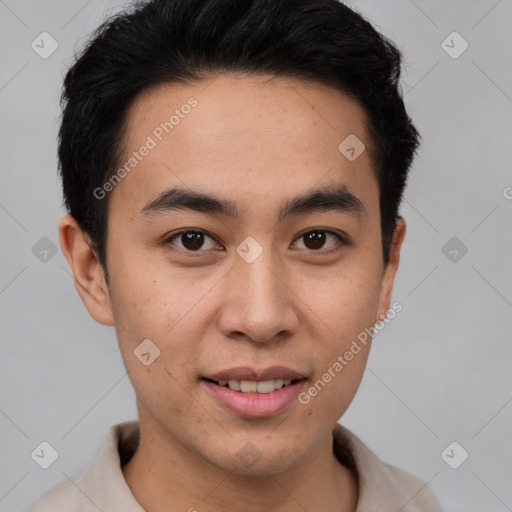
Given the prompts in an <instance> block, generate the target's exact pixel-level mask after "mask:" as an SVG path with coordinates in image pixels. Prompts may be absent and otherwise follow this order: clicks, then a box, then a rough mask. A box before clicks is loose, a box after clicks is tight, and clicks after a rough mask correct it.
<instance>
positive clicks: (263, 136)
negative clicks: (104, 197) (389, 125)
mask: <svg viewBox="0 0 512 512" xmlns="http://www.w3.org/2000/svg"><path fill="white" fill-rule="evenodd" d="M353 137H356V138H357V139H356V140H358V141H360V143H361V144H364V146H366V150H364V151H363V152H362V153H361V154H360V155H359V156H358V157H357V159H355V160H351V159H349V158H347V155H346V154H344V153H343V152H342V150H343V149H345V148H344V146H343V141H345V140H347V138H348V140H349V141H353V140H354V139H353ZM340 144H341V146H340ZM123 145H124V152H123V155H124V156H123V161H122V162H120V164H121V165H123V164H127V163H129V160H130V158H131V160H132V162H131V163H132V164H134V165H133V166H130V165H128V168H129V172H127V173H124V174H125V175H126V178H123V180H122V182H121V183H119V184H118V185H117V186H116V188H115V190H114V192H113V196H122V197H123V198H124V199H125V201H124V203H125V204H128V203H129V204H136V203H137V204H138V205H139V206H140V208H139V210H140V209H142V208H143V207H144V205H145V203H144V204H142V201H143V199H146V200H147V199H148V198H155V197H156V196H158V195H159V194H160V193H161V192H162V191H163V190H164V189H166V188H171V187H174V186H176V185H179V186H180V187H181V188H189V189H192V190H196V191H199V192H205V193H206V192H208V193H211V194H214V195H216V196H218V197H226V196H227V195H229V196H233V195H235V196H236V197H238V198H240V202H241V203H242V207H243V202H244V201H259V202H260V204H263V203H262V202H261V201H264V202H268V201H271V200H272V198H273V197H275V196H277V195H280V196H281V197H282V196H283V194H284V195H298V194H299V193H301V192H302V193H303V192H304V190H305V189H307V188H313V187H315V186H325V185H328V184H329V183H333V182H339V183H342V184H346V185H347V186H348V187H349V188H350V189H351V191H352V192H356V191H357V190H359V193H360V194H359V195H363V196H364V194H365V193H367V192H372V190H373V191H375V189H376V187H377V184H376V179H375V176H374V171H373V163H372V160H371V157H370V147H371V145H370V140H369V137H368V135H367V130H366V117H365V115H364V112H363V110H362V108H361V107H360V106H359V105H358V104H357V102H355V101H353V100H352V99H351V98H349V97H348V96H346V95H344V94H343V93H340V92H339V91H337V90H335V89H332V88H330V87H327V86H324V85H320V84H317V83H315V82H310V81H304V80H298V79H291V78H282V77H279V78H277V77H274V76H270V75H258V76H249V75H240V74H238V75H235V74H220V75H212V76H210V77H209V78H206V79H204V80H201V81H196V82H191V83H186V84H175V83H173V84H160V85H158V86H156V87H153V88H151V89H148V90H145V91H144V92H143V93H141V94H140V95H139V96H138V97H137V98H136V100H135V101H134V102H133V104H132V105H131V108H130V109H129V111H128V116H127V120H126V131H125V136H124V140H123ZM352 145H353V144H352ZM144 146H146V147H150V149H149V150H148V151H146V150H144V151H143V152H144V156H142V157H141V155H140V153H141V151H139V150H140V149H142V148H143V147H144ZM364 146H361V147H364ZM357 149H358V150H359V149H360V148H357ZM134 152H135V153H139V154H138V155H137V158H136V157H134V156H133V154H134ZM135 158H136V159H137V162H135ZM113 199H114V198H113ZM363 201H364V199H363ZM280 202H282V201H280Z"/></svg>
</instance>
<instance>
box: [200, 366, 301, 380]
mask: <svg viewBox="0 0 512 512" xmlns="http://www.w3.org/2000/svg"><path fill="white" fill-rule="evenodd" d="M204 378H205V379H210V380H215V381H219V380H258V381H262V380H272V379H290V380H297V379H305V378H306V377H305V376H304V374H302V373H300V372H298V371H296V370H292V369H291V368H287V367H286V366H269V367H268V368H263V369H261V370H257V369H255V368H251V367H249V366H238V367H236V368H229V369H227V370H221V371H220V372H217V373H212V374H209V375H205V376H204Z"/></svg>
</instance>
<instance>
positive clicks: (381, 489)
mask: <svg viewBox="0 0 512 512" xmlns="http://www.w3.org/2000/svg"><path fill="white" fill-rule="evenodd" d="M139 435H140V432H139V422H138V421H125V422H123V423H118V424H117V425H113V426H112V427H110V428H109V430H108V432H107V435H106V437H105V440H104V443H103V447H102V449H101V452H100V454H99V455H98V457H97V458H96V460H95V461H94V462H93V463H92V464H90V465H89V466H87V467H86V468H85V469H84V471H83V478H82V481H81V484H82V485H81V486H80V487H81V491H82V510H83V511H84V512H98V510H103V511H107V510H108V512H145V511H144V509H143V508H142V507H141V505H140V504H139V503H138V502H137V500H136V499H135V497H134V496H133V494H132V492H131V490H130V488H129V487H128V484H127V483H126V480H125V479H124V475H123V472H122V469H121V466H122V465H123V464H125V463H126V462H128V460H129V459H130V457H131V456H132V455H133V453H134V452H135V450H136V449H137V446H138V443H139ZM333 449H334V453H335V455H336V457H337V458H338V460H339V461H340V462H341V463H342V464H344V465H345V466H347V467H348V468H349V469H351V470H352V471H353V472H354V473H355V475H356V477H357V480H358V484H359V498H358V503H357V508H356V512H374V511H378V512H388V511H389V512H397V511H398V510H400V511H401V512H414V511H420V510H428V511H429V512H430V511H432V512H436V511H437V510H438V509H437V508H433V507H434V506H435V501H433V497H432V495H431V494H430V491H429V490H428V489H427V490H426V491H425V495H424V497H423V498H422V501H421V503H420V504H419V506H421V508H420V507H419V506H418V502H417V501H414V503H416V505H413V499H415V498H416V496H417V495H419V494H420V493H421V491H422V490H424V488H425V487H426V486H425V485H424V484H423V483H422V482H421V481H420V480H418V479H417V478H415V477H413V476H412V475H409V474H408V473H406V472H405V471H402V470H400V469H398V468H395V467H393V466H390V465H388V464H386V463H384V462H382V461H381V460H380V459H379V458H378V457H377V456H376V455H375V454H374V453H373V452H372V451H371V450H370V449H369V448H368V447H367V446H366V445H365V444H364V443H363V442H362V441H361V440H360V439H359V438H358V437H357V436H356V435H355V434H353V433H352V432H351V431H350V430H348V429H347V428H346V427H344V426H342V425H340V424H339V423H337V424H336V425H335V427H334V430H333ZM420 498H421V496H420ZM423 500H424V501H423ZM422 504H423V505H425V506H428V507H429V508H423V506H422Z"/></svg>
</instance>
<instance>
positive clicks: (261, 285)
mask: <svg viewBox="0 0 512 512" xmlns="http://www.w3.org/2000/svg"><path fill="white" fill-rule="evenodd" d="M244 242H245V243H244ZM244 242H243V243H242V244H240V246H239V247H238V248H237V253H238V254H237V255H236V258H235V261H234V266H233V268H232V271H231V272H230V273H229V275H230V278H229V279H230V281H229V292H228V295H227V301H226V302H225V303H224V311H223V315H222V317H223V322H222V328H223V330H224V334H226V335H229V334H230V333H231V334H232V333H233V332H238V333H240V332H241V333H244V334H246V335H247V336H249V337H250V338H252V339H253V340H254V341H270V340H272V339H273V338H275V336H276V335H277V334H278V333H280V332H281V331H291V330H293V329H294V327H295V323H296V317H295V314H294V312H293V304H292V302H291V296H292V295H293V294H290V290H288V288H287V286H286V285H285V284H284V283H283V282H282V280H281V279H280V278H279V277H278V275H279V273H280V272H282V271H281V270H280V268H281V267H280V265H279V262H278V261H277V260H276V258H275V257H274V254H273V253H272V250H271V248H270V247H269V246H267V247H265V248H263V247H262V246H261V245H260V244H259V243H257V242H256V241H255V240H254V239H252V240H247V241H244ZM276 274H277V275H276ZM228 331H229V332H228Z"/></svg>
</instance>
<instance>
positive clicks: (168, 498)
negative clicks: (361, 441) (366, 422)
mask: <svg viewBox="0 0 512 512" xmlns="http://www.w3.org/2000/svg"><path fill="white" fill-rule="evenodd" d="M145 426H146V425H145V424H143V423H142V422H141V421H140V443H139V447H138V449H137V451H136V452H135V454H134V455H133V457H132V458H131V459H130V461H129V462H128V463H127V464H125V465H124V466H123V467H122V471H123V475H124V477H125V480H126V482H127V484H128V486H129V487H130V489H131V491H132V493H133V495H134V497H135V499H136V500H137V501H138V502H139V503H140V504H141V506H142V507H143V508H144V509H145V510H147V511H148V512H169V510H170V509H169V504H170V503H172V509H171V510H173V511H174V510H182V511H188V512H195V511H197V512H203V511H206V510H208V512H235V511H236V512H239V510H240V509H241V508H243V510H244V511H246V512H261V511H263V510H264V511H265V512H292V511H297V510H336V511H337V512H354V511H355V510H356V504H357V495H358V488H357V479H356V476H355V475H354V474H353V473H352V472H351V471H350V470H349V469H348V468H347V467H345V466H344V465H342V464H341V462H340V461H339V460H338V459H337V458H336V457H335V455H334V453H333V438H332V434H331V435H329V436H328V437H327V438H326V439H325V440H324V441H323V442H322V443H321V444H320V445H319V446H318V447H317V448H316V449H315V450H314V452H313V453H311V454H309V455H308V456H307V457H305V459H303V460H301V461H300V462H299V464H297V465H296V466H294V467H292V468H290V469H289V470H287V471H284V472H281V473H277V474H273V475H241V474H235V473H229V472H227V471H224V470H223V469H221V468H218V467H216V466H214V465H212V464H210V463H209V462H208V461H205V460H204V459H203V458H201V457H199V455H197V454H196V453H193V452H191V451H190V450H188V449H187V448H186V447H184V446H182V445H181V444H180V443H179V442H178V441H177V440H176V439H174V438H172V437H170V436H169V435H165V434H163V433H161V432H160V433H159V432H158V431H156V432H155V431H153V430H151V436H146V435H144V434H145V433H146V432H150V430H147V429H145V428H144V427H145ZM242 505H243V506H242Z"/></svg>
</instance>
